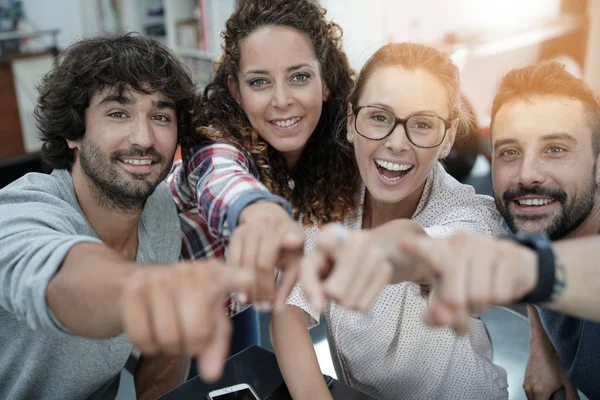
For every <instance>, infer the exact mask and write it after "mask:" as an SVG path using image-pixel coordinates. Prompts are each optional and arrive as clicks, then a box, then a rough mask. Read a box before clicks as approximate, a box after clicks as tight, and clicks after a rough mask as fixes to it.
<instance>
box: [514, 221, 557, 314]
mask: <svg viewBox="0 0 600 400" xmlns="http://www.w3.org/2000/svg"><path fill="white" fill-rule="evenodd" d="M513 239H514V240H515V241H517V242H518V243H519V244H521V245H523V246H525V247H528V248H529V249H531V250H532V251H534V252H535V254H536V259H537V261H536V264H537V268H536V270H537V274H536V279H535V285H534V286H533V289H532V290H529V291H528V292H526V293H527V294H526V295H525V296H524V297H523V298H522V299H521V302H523V303H544V302H548V301H551V300H552V297H553V295H554V294H555V293H556V291H557V290H558V286H557V283H558V281H557V279H556V266H555V258H554V252H553V251H552V246H551V242H550V240H549V239H548V236H547V235H546V234H540V233H518V234H516V235H515V236H514V237H513Z"/></svg>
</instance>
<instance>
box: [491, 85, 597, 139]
mask: <svg viewBox="0 0 600 400" xmlns="http://www.w3.org/2000/svg"><path fill="white" fill-rule="evenodd" d="M554 133H567V134H569V135H571V136H572V137H574V138H575V139H576V140H577V141H580V142H585V141H590V140H591V130H590V126H589V123H588V119H587V115H586V112H585V107H584V105H583V103H582V102H581V101H580V100H577V99H572V98H569V97H563V96H544V97H532V98H527V99H515V100H511V101H509V102H507V103H505V104H503V105H502V106H501V107H500V109H499V110H498V112H497V113H496V116H495V118H494V125H493V127H492V143H496V142H498V141H499V140H514V141H516V142H520V143H529V142H536V141H538V140H541V139H542V138H543V137H544V136H545V135H549V134H554Z"/></svg>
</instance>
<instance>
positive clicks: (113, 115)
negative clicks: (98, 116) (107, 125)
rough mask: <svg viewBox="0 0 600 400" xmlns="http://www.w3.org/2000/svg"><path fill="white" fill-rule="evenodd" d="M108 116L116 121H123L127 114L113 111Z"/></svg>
mask: <svg viewBox="0 0 600 400" xmlns="http://www.w3.org/2000/svg"><path fill="white" fill-rule="evenodd" d="M108 116H109V117H111V118H114V119H123V118H125V113H124V112H123V111H112V112H110V113H108Z"/></svg>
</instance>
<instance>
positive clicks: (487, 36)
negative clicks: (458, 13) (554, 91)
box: [441, 14, 587, 57]
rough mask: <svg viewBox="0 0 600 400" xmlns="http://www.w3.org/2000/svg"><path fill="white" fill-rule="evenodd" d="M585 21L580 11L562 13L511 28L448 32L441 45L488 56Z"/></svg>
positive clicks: (561, 33)
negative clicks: (577, 12) (527, 24)
mask: <svg viewBox="0 0 600 400" xmlns="http://www.w3.org/2000/svg"><path fill="white" fill-rule="evenodd" d="M586 22H587V18H586V17H585V16H583V15H580V14H563V15H561V16H559V17H555V18H551V19H545V20H540V21H533V22H532V23H531V24H530V25H529V26H527V27H520V28H515V29H511V30H503V31H502V30H497V31H494V32H488V31H479V32H472V33H469V34H460V33H458V34H455V35H450V36H449V37H447V40H446V43H443V44H442V45H441V47H442V48H443V49H444V50H446V51H448V52H451V53H454V52H460V51H465V50H466V51H467V52H468V55H469V56H470V57H489V56H493V55H496V54H502V53H506V52H509V51H512V50H517V49H520V48H523V47H527V46H531V45H535V44H538V43H542V42H544V41H547V40H551V39H555V38H558V37H561V36H564V35H568V34H570V33H574V32H577V31H579V30H581V29H583V28H584V27H585V26H586Z"/></svg>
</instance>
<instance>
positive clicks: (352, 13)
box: [320, 0, 600, 122]
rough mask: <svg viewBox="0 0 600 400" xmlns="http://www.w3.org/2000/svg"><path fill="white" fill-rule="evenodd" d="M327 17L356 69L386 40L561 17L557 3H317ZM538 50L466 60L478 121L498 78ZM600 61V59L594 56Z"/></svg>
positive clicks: (435, 38) (427, 39)
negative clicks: (338, 30) (337, 28)
mask: <svg viewBox="0 0 600 400" xmlns="http://www.w3.org/2000/svg"><path fill="white" fill-rule="evenodd" d="M320 3H321V5H323V7H325V8H326V9H327V10H328V12H327V16H328V18H331V19H333V20H334V21H335V22H337V23H338V24H340V25H341V27H342V29H343V30H344V39H343V41H344V49H345V51H346V53H347V54H348V58H349V59H350V63H351V64H352V66H353V67H354V68H355V69H357V70H358V69H360V67H361V66H362V65H363V64H364V62H365V61H366V60H367V59H368V58H369V56H370V55H371V54H373V52H375V50H377V49H378V48H379V47H380V46H381V45H383V44H385V43H387V42H389V41H415V42H422V43H435V42H440V41H441V40H442V39H443V37H444V35H445V34H446V33H448V32H453V31H462V32H469V31H471V32H473V31H474V30H476V29H481V28H485V29H492V28H498V29H503V28H510V27H511V26H519V25H522V24H523V23H525V22H526V21H529V20H531V19H535V18H544V17H553V16H556V15H558V14H559V13H560V8H561V0H527V1H523V0H484V1H481V0H460V1H441V0H419V1H413V0H369V1H366V0H345V1H339V0H321V1H320ZM539 50H540V48H539V46H530V47H527V48H522V49H519V50H516V51H511V52H509V53H504V54H501V55H498V56H493V57H486V58H482V59H467V60H466V62H465V63H464V65H463V66H462V68H461V69H462V71H461V78H462V85H463V90H464V92H465V93H466V95H467V96H468V97H469V98H470V99H471V101H472V102H473V103H474V104H473V105H474V108H475V110H476V112H477V114H478V115H480V117H481V118H482V120H483V121H482V122H484V121H485V119H486V114H487V113H488V112H489V109H490V108H491V101H492V99H493V95H494V92H495V90H496V86H497V83H498V81H499V79H500V78H501V77H502V76H503V75H504V74H505V73H506V72H507V71H508V70H510V69H511V68H515V67H519V66H524V65H527V64H529V63H532V62H535V61H536V60H537V59H538V55H539ZM599 59H600V57H599Z"/></svg>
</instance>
